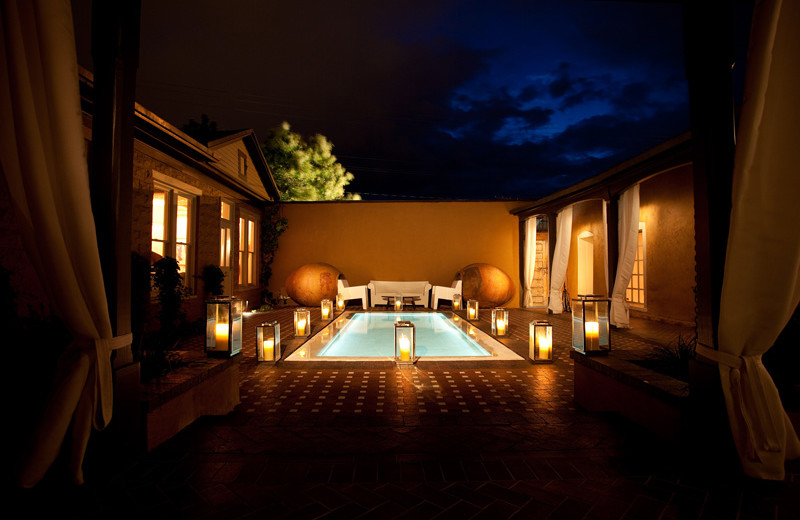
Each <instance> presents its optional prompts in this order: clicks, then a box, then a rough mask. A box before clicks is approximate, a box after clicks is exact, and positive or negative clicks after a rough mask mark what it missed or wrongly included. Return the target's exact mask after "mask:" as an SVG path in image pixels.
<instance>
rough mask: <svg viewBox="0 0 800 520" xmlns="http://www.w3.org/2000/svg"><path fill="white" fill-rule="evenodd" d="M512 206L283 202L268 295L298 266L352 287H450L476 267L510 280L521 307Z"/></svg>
mask: <svg viewBox="0 0 800 520" xmlns="http://www.w3.org/2000/svg"><path fill="white" fill-rule="evenodd" d="M517 205H519V203H518V202H516V203H512V202H366V201H362V202H322V203H288V204H283V205H282V209H281V211H282V214H283V216H284V217H286V218H287V220H288V221H289V228H288V229H287V231H286V232H285V233H284V234H283V235H282V236H281V238H280V242H279V246H278V252H277V254H276V256H275V261H274V263H273V264H272V278H271V280H270V290H271V291H272V292H273V293H275V294H278V292H279V291H280V290H281V289H282V288H283V287H284V282H285V280H286V277H287V276H288V275H289V273H291V272H292V271H293V270H295V269H296V268H297V267H299V266H301V265H303V264H307V263H313V262H324V263H328V264H331V265H333V266H335V267H336V268H338V269H339V270H340V271H341V272H342V273H344V275H345V276H346V277H347V280H348V282H349V283H350V285H363V284H367V283H369V281H370V280H428V281H429V282H430V283H431V284H433V285H445V286H449V285H450V284H451V283H452V282H453V276H454V275H455V273H456V272H457V271H458V270H460V269H461V268H463V267H464V266H466V265H468V264H472V263H477V262H485V263H488V264H492V265H495V266H497V267H499V268H500V269H502V270H503V271H505V272H506V274H508V276H510V277H511V279H512V281H513V283H514V287H515V289H516V291H517V294H515V295H514V297H513V298H512V299H511V301H510V302H509V303H508V304H506V306H508V307H518V306H519V294H518V292H519V220H518V219H517V217H516V216H514V215H511V214H510V213H509V210H510V209H511V208H513V207H515V206H517Z"/></svg>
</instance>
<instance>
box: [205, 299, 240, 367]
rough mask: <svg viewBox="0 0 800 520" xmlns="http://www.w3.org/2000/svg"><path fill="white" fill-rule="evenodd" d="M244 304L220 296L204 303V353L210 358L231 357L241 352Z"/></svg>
mask: <svg viewBox="0 0 800 520" xmlns="http://www.w3.org/2000/svg"><path fill="white" fill-rule="evenodd" d="M243 310H244V302H243V301H242V300H240V299H238V298H231V297H229V296H221V297H218V298H214V299H212V300H207V301H206V343H205V351H206V354H207V355H208V356H211V357H233V356H234V355H236V354H238V353H239V352H241V350H242V311H243Z"/></svg>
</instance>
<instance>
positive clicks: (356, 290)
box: [338, 278, 369, 309]
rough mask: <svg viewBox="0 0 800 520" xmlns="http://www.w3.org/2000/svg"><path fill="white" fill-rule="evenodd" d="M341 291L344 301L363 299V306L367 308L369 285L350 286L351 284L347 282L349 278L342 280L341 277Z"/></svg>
mask: <svg viewBox="0 0 800 520" xmlns="http://www.w3.org/2000/svg"><path fill="white" fill-rule="evenodd" d="M338 282H339V293H340V294H341V295H342V297H343V298H344V301H347V300H361V307H362V308H364V309H366V308H367V303H368V302H369V299H368V297H367V286H366V285H356V286H354V287H350V284H349V283H347V280H342V279H341V278H339V280H338Z"/></svg>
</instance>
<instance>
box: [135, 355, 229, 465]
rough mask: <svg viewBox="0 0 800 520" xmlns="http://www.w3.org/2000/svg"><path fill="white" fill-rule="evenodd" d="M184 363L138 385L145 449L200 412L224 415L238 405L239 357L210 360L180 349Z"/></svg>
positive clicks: (170, 435)
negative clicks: (140, 395)
mask: <svg viewBox="0 0 800 520" xmlns="http://www.w3.org/2000/svg"><path fill="white" fill-rule="evenodd" d="M180 354H181V357H182V359H183V360H184V361H185V362H186V363H187V365H186V366H183V367H180V368H178V369H177V370H174V371H172V372H170V373H169V374H167V375H166V376H164V377H161V378H159V379H157V380H154V381H151V382H149V383H147V384H144V385H142V386H143V388H142V415H143V416H144V422H145V425H144V426H145V427H144V437H145V441H144V442H145V448H146V449H147V451H150V450H152V449H154V448H155V447H156V446H158V445H159V444H161V443H163V442H164V441H166V440H168V439H169V438H171V437H172V436H174V435H175V434H177V433H178V432H180V431H181V430H182V429H184V428H185V427H187V426H188V425H190V424H191V423H193V422H194V421H195V420H196V419H197V418H198V417H201V416H203V415H227V414H228V413H230V412H231V411H233V409H234V408H235V407H236V405H238V404H239V358H240V357H241V354H237V355H236V356H234V357H232V358H227V359H213V358H208V357H206V356H205V355H203V354H201V353H198V352H195V351H183V352H180Z"/></svg>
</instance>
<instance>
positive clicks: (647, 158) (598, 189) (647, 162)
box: [511, 132, 692, 219]
mask: <svg viewBox="0 0 800 520" xmlns="http://www.w3.org/2000/svg"><path fill="white" fill-rule="evenodd" d="M691 153H692V136H691V133H690V132H685V133H683V134H681V135H679V136H677V137H674V138H672V139H670V140H668V141H666V142H664V143H662V144H660V145H658V146H656V147H655V148H652V149H650V150H648V151H646V152H644V153H642V154H640V155H637V156H636V157H634V158H632V159H629V160H627V161H625V162H623V163H621V164H619V165H617V166H614V167H613V168H610V169H608V170H606V171H604V172H601V173H599V174H597V175H595V176H594V177H590V178H588V179H586V180H584V181H581V182H579V183H577V184H573V185H572V186H570V187H568V188H564V189H563V190H559V191H557V192H555V193H553V194H551V195H548V196H547V197H543V198H541V199H538V200H536V201H534V202H533V203H531V204H527V205H525V206H521V207H519V208H516V209H514V210H512V211H511V213H512V214H514V215H518V216H519V217H520V218H521V219H522V218H527V217H530V216H533V215H542V214H545V213H556V212H557V211H558V210H559V209H561V208H563V207H566V206H569V205H570V204H574V203H576V202H580V201H583V200H589V199H605V200H609V199H610V198H611V197H614V196H616V195H619V194H620V193H622V192H623V191H625V190H626V189H627V188H628V187H630V186H632V185H634V184H636V183H637V182H641V181H643V180H645V179H647V178H649V177H653V176H655V175H657V174H659V173H661V172H663V171H665V170H668V169H672V168H675V167H677V166H681V165H685V164H690V163H691V160H692V159H691V157H692V155H691Z"/></svg>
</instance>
